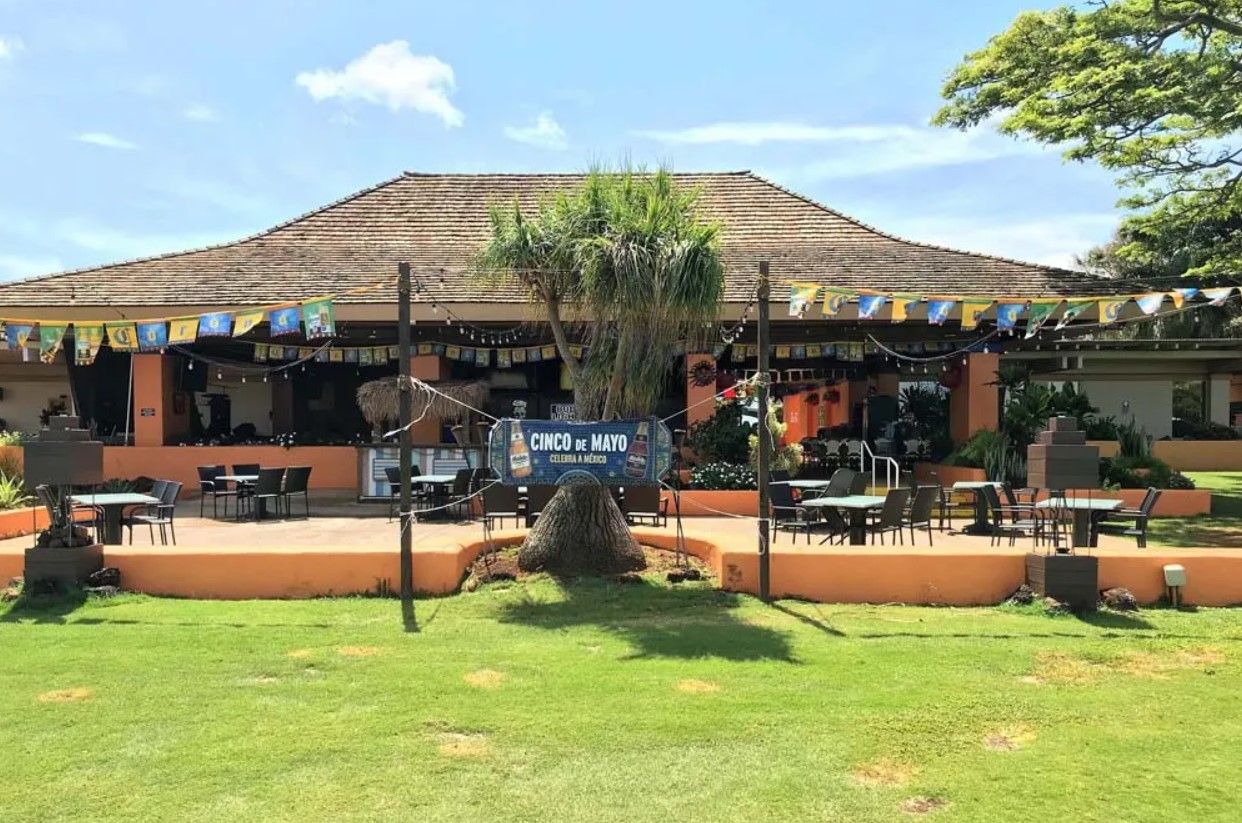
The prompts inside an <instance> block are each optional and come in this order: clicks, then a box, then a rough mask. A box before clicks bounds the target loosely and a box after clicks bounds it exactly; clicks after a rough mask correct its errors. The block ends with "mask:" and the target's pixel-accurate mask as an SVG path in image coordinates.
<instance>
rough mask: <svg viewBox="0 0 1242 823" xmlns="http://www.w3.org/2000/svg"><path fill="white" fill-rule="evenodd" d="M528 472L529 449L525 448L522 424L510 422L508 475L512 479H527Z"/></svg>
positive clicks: (529, 467) (515, 421)
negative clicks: (511, 476)
mask: <svg viewBox="0 0 1242 823" xmlns="http://www.w3.org/2000/svg"><path fill="white" fill-rule="evenodd" d="M530 472H531V463H530V449H528V448H526V436H525V435H523V434H522V424H521V423H519V422H518V421H517V420H512V421H510V422H509V474H511V475H513V476H514V477H529V476H530Z"/></svg>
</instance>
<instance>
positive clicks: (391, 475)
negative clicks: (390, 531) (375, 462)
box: [384, 463, 427, 522]
mask: <svg viewBox="0 0 1242 823" xmlns="http://www.w3.org/2000/svg"><path fill="white" fill-rule="evenodd" d="M422 473H423V470H422V468H420V467H419V465H418V464H417V463H415V464H414V465H413V466H410V477H418V476H419V475H421V474H422ZM384 479H385V480H387V481H388V520H389V521H390V522H391V521H392V517H393V515H394V514H396V513H397V505H398V504H399V503H400V502H401V467H400V466H386V467H385V468H384ZM410 493H411V501H412V505H413V506H414V508H415V509H418V504H419V503H421V502H423V501H425V500H426V499H427V492H426V490H425V489H422V488H420V487H419V485H418V484H417V483H414V484H412V486H411V488H410Z"/></svg>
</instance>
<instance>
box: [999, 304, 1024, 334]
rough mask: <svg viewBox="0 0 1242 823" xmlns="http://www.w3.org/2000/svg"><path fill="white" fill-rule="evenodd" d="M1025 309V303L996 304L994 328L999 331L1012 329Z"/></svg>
mask: <svg viewBox="0 0 1242 823" xmlns="http://www.w3.org/2000/svg"><path fill="white" fill-rule="evenodd" d="M1025 309H1026V304H1025V303H999V304H997V306H996V328H998V329H1000V330H1001V331H1013V329H1014V327H1015V326H1017V325H1018V318H1019V317H1021V316H1022V312H1023V311H1024V310H1025Z"/></svg>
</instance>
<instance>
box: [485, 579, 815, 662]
mask: <svg viewBox="0 0 1242 823" xmlns="http://www.w3.org/2000/svg"><path fill="white" fill-rule="evenodd" d="M558 585H559V589H560V594H561V599H558V600H552V601H547V600H542V599H539V598H536V597H534V596H532V593H531V590H530V589H529V588H527V587H515V588H514V589H513V592H514V594H515V595H516V596H517V598H518V599H515V600H511V601H509V602H506V603H504V604H502V605H501V606H500V607H499V614H498V616H497V617H498V619H499V621H500V622H501V623H512V624H521V625H524V626H529V627H532V628H538V629H547V630H549V631H556V630H561V629H566V628H571V627H574V626H598V627H599V628H601V629H603V630H605V631H607V632H609V633H611V634H614V635H616V636H618V637H620V638H622V639H624V640H625V641H626V642H628V643H629V644H630V645H631V646H632V647H633V648H634V652H633V653H632V654H630V655H627V656H626V659H642V658H651V657H675V658H685V659H695V658H705V657H720V658H724V659H726V660H737V661H743V660H783V661H785V662H789V663H796V662H798V661H797V660H796V659H795V657H794V655H793V651H792V648H791V646H790V642H789V635H788V634H787V633H786V632H782V631H778V630H776V629H773V628H771V627H768V626H761V625H756V624H754V623H749V622H747V621H746V620H744V619H742V618H741V617H739V615H738V614H737V608H738V606H739V605H740V598H739V596H738V595H736V594H733V593H731V592H723V591H718V590H716V589H711V588H706V587H694V586H687V587H684V588H673V587H669V586H664V585H660V584H657V583H653V582H649V581H645V580H644V581H643V582H641V583H627V584H618V583H615V582H612V581H608V580H600V579H591V578H581V579H576V580H562V581H559V584H558ZM801 617H802V616H799V619H801Z"/></svg>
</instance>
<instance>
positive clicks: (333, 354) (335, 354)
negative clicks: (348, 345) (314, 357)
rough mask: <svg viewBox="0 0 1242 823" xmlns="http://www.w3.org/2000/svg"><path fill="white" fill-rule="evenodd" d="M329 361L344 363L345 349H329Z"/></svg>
mask: <svg viewBox="0 0 1242 823" xmlns="http://www.w3.org/2000/svg"><path fill="white" fill-rule="evenodd" d="M328 362H329V363H344V362H345V350H344V349H328Z"/></svg>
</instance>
